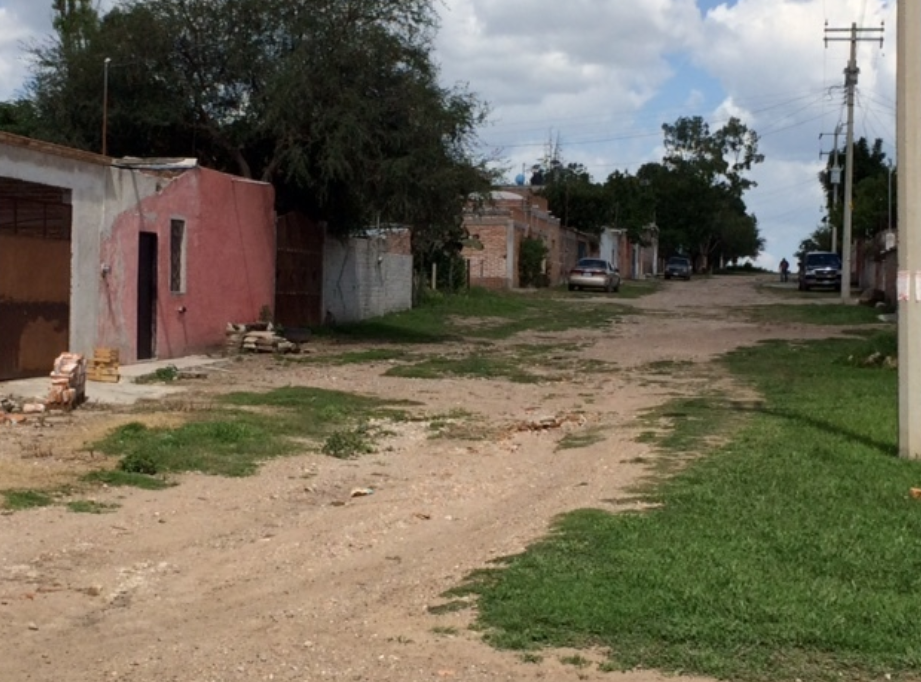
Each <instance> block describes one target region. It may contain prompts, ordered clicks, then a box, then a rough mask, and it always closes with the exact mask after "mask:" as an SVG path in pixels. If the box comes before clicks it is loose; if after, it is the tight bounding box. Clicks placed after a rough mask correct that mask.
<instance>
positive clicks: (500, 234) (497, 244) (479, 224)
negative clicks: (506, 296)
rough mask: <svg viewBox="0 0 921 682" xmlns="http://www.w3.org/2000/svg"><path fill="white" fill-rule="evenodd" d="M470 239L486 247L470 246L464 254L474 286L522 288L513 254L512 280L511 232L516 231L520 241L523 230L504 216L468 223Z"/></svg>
mask: <svg viewBox="0 0 921 682" xmlns="http://www.w3.org/2000/svg"><path fill="white" fill-rule="evenodd" d="M467 230H468V232H469V234H470V237H471V238H472V239H473V240H475V241H476V242H478V243H479V245H482V248H479V247H471V246H466V247H464V250H463V251H462V252H461V255H462V256H463V257H464V259H465V260H466V261H467V263H468V264H469V265H468V267H469V268H470V285H471V286H477V287H487V288H489V289H508V288H510V287H516V286H518V263H517V261H515V260H514V257H515V252H513V253H512V254H511V257H512V258H513V262H512V277H511V279H510V278H509V263H508V258H509V249H508V241H509V233H510V232H514V234H515V235H516V242H518V241H520V233H521V229H520V227H518V229H516V225H515V224H514V222H513V221H511V220H508V219H506V218H504V217H500V218H496V217H484V218H479V219H471V220H470V221H469V222H467Z"/></svg>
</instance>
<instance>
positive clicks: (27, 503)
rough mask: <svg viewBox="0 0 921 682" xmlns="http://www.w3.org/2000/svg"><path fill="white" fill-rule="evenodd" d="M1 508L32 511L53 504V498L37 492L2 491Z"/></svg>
mask: <svg viewBox="0 0 921 682" xmlns="http://www.w3.org/2000/svg"><path fill="white" fill-rule="evenodd" d="M0 495H2V496H3V498H4V502H3V508H4V509H10V510H14V511H16V510H21V509H33V508H35V507H47V506H50V505H52V504H54V498H53V497H52V496H51V495H49V494H48V493H46V492H42V491H39V490H3V491H0Z"/></svg>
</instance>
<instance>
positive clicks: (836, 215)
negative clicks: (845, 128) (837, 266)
mask: <svg viewBox="0 0 921 682" xmlns="http://www.w3.org/2000/svg"><path fill="white" fill-rule="evenodd" d="M846 159H847V150H846V149H842V150H839V152H838V154H837V162H838V164H839V167H840V168H841V169H842V172H841V175H840V178H839V183H838V185H837V190H836V188H835V185H834V184H833V183H832V167H833V165H834V163H835V156H834V155H830V156H829V159H828V164H827V165H826V167H825V168H824V169H823V170H822V171H821V172H820V173H819V182H820V183H821V184H822V189H823V190H824V192H825V198H826V216H827V217H826V221H827V222H830V224H832V225H835V226H836V227H837V228H838V233H839V235H840V233H841V229H842V227H843V225H844V183H845V178H844V173H843V169H844V167H845V163H846ZM890 173H892V176H891V177H890ZM890 180H891V185H890ZM896 185H897V183H896V177H895V173H894V169H893V168H892V166H890V161H889V159H888V158H887V157H886V153H885V152H884V151H883V141H882V140H881V139H876V140H874V141H873V144H872V145H871V144H870V142H869V140H867V138H865V137H861V138H860V139H858V140H856V141H855V142H854V178H853V196H852V204H851V205H852V207H853V213H852V225H851V227H852V234H853V236H854V238H855V239H856V238H864V239H865V238H872V237H873V235H875V234H877V233H879V232H881V231H883V230H885V229H887V227H888V226H889V224H890V221H891V223H892V225H893V227H895V226H896V223H897V221H896V217H897V210H896V204H897V193H896ZM835 191H837V198H836V197H835ZM890 200H891V207H892V211H891V214H890V210H889V208H890ZM839 241H840V240H839Z"/></svg>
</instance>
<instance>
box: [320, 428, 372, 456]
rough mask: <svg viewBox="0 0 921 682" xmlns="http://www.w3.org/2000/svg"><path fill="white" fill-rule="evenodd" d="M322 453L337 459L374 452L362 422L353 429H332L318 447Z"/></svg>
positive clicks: (368, 434) (369, 436)
mask: <svg viewBox="0 0 921 682" xmlns="http://www.w3.org/2000/svg"><path fill="white" fill-rule="evenodd" d="M320 450H321V451H322V452H323V454H324V455H329V456H330V457H335V458H337V459H352V458H353V457H357V456H358V455H370V454H371V453H373V452H374V443H373V442H372V440H371V433H370V430H369V429H368V426H367V425H365V424H362V425H361V426H357V427H355V428H354V429H343V430H341V431H333V432H332V433H331V434H329V436H327V437H326V440H325V441H323V447H322V448H320Z"/></svg>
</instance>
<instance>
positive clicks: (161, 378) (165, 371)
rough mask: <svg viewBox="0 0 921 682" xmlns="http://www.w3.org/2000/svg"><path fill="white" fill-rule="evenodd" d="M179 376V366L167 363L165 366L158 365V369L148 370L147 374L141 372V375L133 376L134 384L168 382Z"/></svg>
mask: <svg viewBox="0 0 921 682" xmlns="http://www.w3.org/2000/svg"><path fill="white" fill-rule="evenodd" d="M178 378H179V368H178V367H176V366H175V365H167V366H166V367H160V368H159V369H157V370H155V371H153V372H150V373H149V374H142V375H141V376H139V377H137V378H135V380H134V383H136V384H156V383H161V384H168V383H171V382H173V381H176V379H178Z"/></svg>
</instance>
